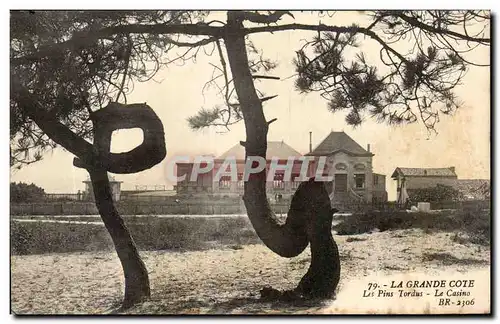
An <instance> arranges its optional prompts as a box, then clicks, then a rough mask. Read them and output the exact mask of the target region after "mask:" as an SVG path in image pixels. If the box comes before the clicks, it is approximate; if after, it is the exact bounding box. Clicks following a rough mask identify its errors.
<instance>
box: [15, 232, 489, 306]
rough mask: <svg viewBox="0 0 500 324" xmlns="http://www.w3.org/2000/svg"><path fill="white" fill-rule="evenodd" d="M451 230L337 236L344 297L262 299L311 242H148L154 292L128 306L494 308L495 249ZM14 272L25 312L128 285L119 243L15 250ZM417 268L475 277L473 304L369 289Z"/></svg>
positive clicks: (93, 302) (106, 294) (302, 259)
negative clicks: (111, 247) (170, 248)
mask: <svg viewBox="0 0 500 324" xmlns="http://www.w3.org/2000/svg"><path fill="white" fill-rule="evenodd" d="M453 235H454V234H453V233H443V232H441V233H432V234H426V233H424V232H423V231H421V230H397V231H387V232H382V233H373V234H362V235H354V236H335V240H336V241H337V243H338V245H339V247H340V253H341V261H342V273H341V281H340V284H339V288H338V295H337V298H336V300H330V301H323V302H318V301H308V302H302V303H295V304H290V303H288V304H284V303H283V302H280V303H278V302H263V301H261V300H259V296H260V294H259V291H260V289H261V288H262V287H263V286H266V285H271V286H273V287H274V288H277V289H292V288H294V286H295V285H296V284H297V283H298V281H299V280H300V278H301V277H302V276H303V275H304V274H305V272H306V271H307V268H308V267H309V260H310V254H309V250H308V249H307V252H304V253H302V254H301V255H300V256H298V257H296V258H292V259H286V258H281V257H279V256H278V255H276V254H274V253H272V252H271V251H270V250H269V249H267V248H266V247H265V246H263V245H247V246H243V247H242V248H241V247H239V248H238V249H234V248H230V247H217V246H216V245H215V244H214V249H212V250H206V251H196V252H167V251H147V252H146V251H145V252H142V253H141V255H142V256H143V259H144V261H145V263H146V266H147V268H148V271H149V272H150V274H149V275H150V282H151V291H152V297H151V299H150V300H148V301H146V302H144V303H142V304H140V305H138V306H136V307H134V308H132V309H130V310H128V311H127V313H140V314H205V313H210V314H227V313H232V314H251V313H266V314H284V313H322V314H325V313H327V314H329V313H371V312H374V311H375V310H376V309H378V312H389V313H398V312H400V313H401V312H403V313H404V312H422V311H425V312H456V311H460V312H487V311H488V310H489V298H490V296H489V265H490V250H489V249H488V248H486V247H484V246H479V245H475V244H465V245H464V244H459V243H456V242H454V241H453V240H452V236H453ZM11 274H12V276H11V278H12V279H11V285H12V304H11V308H12V311H13V312H14V313H17V314H33V313H35V314H95V313H98V314H99V313H101V314H102V313H107V312H109V311H110V310H111V309H113V308H115V307H117V306H118V305H119V303H120V300H121V298H122V294H123V277H122V270H121V266H120V263H119V260H118V258H117V257H116V255H115V253H113V252H98V253H68V254H50V255H49V254H44V255H30V256H12V257H11ZM417 274H422V275H425V276H427V277H428V278H429V280H431V279H440V280H441V279H447V280H449V279H450V278H458V279H463V278H467V279H469V278H471V277H474V278H477V280H476V285H475V287H474V289H473V291H472V292H471V294H473V295H474V296H473V297H475V298H476V300H475V306H474V307H472V306H470V307H468V308H465V309H460V310H455V309H453V308H443V307H436V305H434V304H435V300H436V299H435V298H434V299H432V300H426V299H421V302H422V303H423V304H422V305H421V306H418V305H419V304H415V302H414V301H409V302H405V301H404V300H400V299H385V298H375V299H373V298H370V299H365V298H363V297H362V295H363V291H364V290H365V289H367V284H368V282H373V280H375V279H377V280H378V281H379V282H382V283H385V282H390V281H389V280H399V279H400V278H404V279H405V280H414V279H415V278H417V279H420V280H422V276H420V277H419V276H418V275H417ZM402 280H403V279H402ZM471 297H472V296H471ZM398 303H399V304H398ZM432 303H434V304H432ZM405 305H406V306H405ZM415 305H416V306H415ZM407 306H412V307H413V308H412V309H409V308H408V307H407ZM415 307H416V308H415ZM422 307H424V308H422Z"/></svg>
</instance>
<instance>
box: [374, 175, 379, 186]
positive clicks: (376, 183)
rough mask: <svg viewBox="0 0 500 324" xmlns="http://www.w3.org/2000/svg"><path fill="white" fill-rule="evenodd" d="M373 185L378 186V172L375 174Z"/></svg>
mask: <svg viewBox="0 0 500 324" xmlns="http://www.w3.org/2000/svg"><path fill="white" fill-rule="evenodd" d="M373 185H374V186H378V176H377V175H376V174H374V175H373Z"/></svg>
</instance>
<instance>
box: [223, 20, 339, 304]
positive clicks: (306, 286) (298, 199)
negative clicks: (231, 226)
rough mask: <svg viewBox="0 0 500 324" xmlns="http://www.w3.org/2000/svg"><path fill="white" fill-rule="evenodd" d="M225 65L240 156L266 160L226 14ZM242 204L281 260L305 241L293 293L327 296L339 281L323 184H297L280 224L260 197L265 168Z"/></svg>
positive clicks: (263, 129) (251, 92)
mask: <svg viewBox="0 0 500 324" xmlns="http://www.w3.org/2000/svg"><path fill="white" fill-rule="evenodd" d="M224 41H225V45H226V50H227V55H228V62H229V66H230V69H231V73H232V77H233V82H234V86H235V90H236V93H237V95H238V100H239V105H240V109H241V111H242V114H243V119H244V122H245V130H246V141H245V142H244V143H243V144H244V146H245V152H246V154H245V157H246V158H248V157H250V156H259V157H262V158H264V159H266V151H267V132H268V129H269V123H268V122H267V121H266V119H265V116H264V112H263V109H262V102H261V100H260V99H259V97H258V96H257V92H256V91H255V86H254V83H253V78H252V75H251V72H250V69H249V64H248V56H247V52H246V45H245V32H244V29H243V23H242V20H241V17H240V16H239V15H238V14H237V13H235V12H228V23H227V25H226V33H225V35H224ZM243 201H244V203H245V207H246V209H247V213H248V217H249V219H250V221H251V223H252V226H253V227H254V229H255V231H256V233H257V235H258V236H259V238H260V239H261V240H262V242H263V243H264V244H265V245H266V246H267V247H268V248H270V249H271V250H272V251H273V252H275V253H277V254H279V255H280V256H283V257H294V256H297V255H299V254H300V253H301V252H302V251H303V250H304V249H305V248H306V247H307V245H308V244H309V242H311V254H312V260H311V266H310V268H309V271H308V272H307V273H306V275H305V276H304V277H303V278H302V280H301V282H300V283H299V285H298V287H297V288H296V290H295V292H296V293H298V294H299V295H300V296H307V297H327V296H330V295H331V294H333V292H334V290H335V288H336V286H337V284H338V281H339V277H340V260H339V253H338V248H337V245H336V244H335V241H334V240H333V237H332V234H331V223H332V215H333V212H334V211H333V210H332V209H331V205H330V199H329V197H328V193H327V191H326V188H325V187H324V184H323V183H321V182H316V181H314V179H312V180H311V181H308V182H306V183H303V184H301V185H300V186H299V188H298V189H297V191H296V193H295V194H294V197H293V199H292V204H291V206H290V210H289V211H288V217H287V219H286V222H285V223H284V224H283V223H281V222H280V221H279V220H278V219H277V217H276V216H275V215H274V213H273V212H272V210H271V207H270V205H269V201H268V199H267V195H266V170H265V169H264V170H262V171H261V172H259V173H256V174H251V175H250V177H249V178H248V181H245V183H244V194H243Z"/></svg>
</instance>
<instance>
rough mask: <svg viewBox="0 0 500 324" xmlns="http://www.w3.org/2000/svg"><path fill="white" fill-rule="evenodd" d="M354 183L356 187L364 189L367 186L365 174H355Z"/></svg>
mask: <svg viewBox="0 0 500 324" xmlns="http://www.w3.org/2000/svg"><path fill="white" fill-rule="evenodd" d="M354 183H355V186H356V189H362V188H364V187H365V175H364V174H355V175H354Z"/></svg>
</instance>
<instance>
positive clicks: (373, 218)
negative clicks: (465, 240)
mask: <svg viewBox="0 0 500 324" xmlns="http://www.w3.org/2000/svg"><path fill="white" fill-rule="evenodd" d="M376 228H377V229H379V230H380V231H386V230H393V229H409V228H420V229H422V230H424V231H425V232H427V233H429V232H432V231H456V232H462V233H465V234H467V236H468V237H469V238H470V239H469V241H470V242H471V243H475V244H482V245H489V244H490V212H489V210H480V211H478V210H469V209H464V210H460V211H456V212H451V211H450V212H449V213H447V214H443V213H442V214H435V213H407V212H405V211H394V212H371V213H359V214H353V215H352V216H350V217H347V218H346V219H345V220H344V221H343V222H341V223H339V224H337V225H335V226H334V227H333V229H334V230H336V231H337V234H338V235H353V234H362V233H369V232H372V231H373V230H375V229H376Z"/></svg>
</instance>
